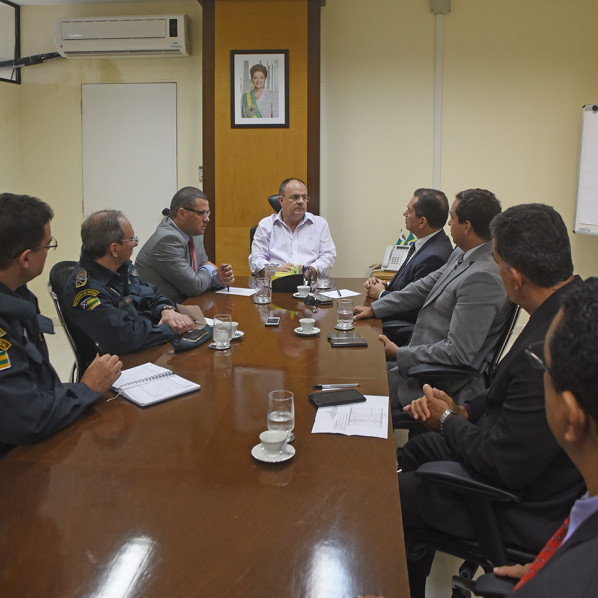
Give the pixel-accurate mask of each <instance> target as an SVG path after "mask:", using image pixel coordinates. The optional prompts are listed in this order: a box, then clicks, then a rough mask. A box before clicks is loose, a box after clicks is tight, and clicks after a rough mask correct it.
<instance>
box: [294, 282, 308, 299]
mask: <svg viewBox="0 0 598 598" xmlns="http://www.w3.org/2000/svg"><path fill="white" fill-rule="evenodd" d="M308 293H309V285H306V284H300V285H299V286H298V287H297V294H298V295H299V297H307V294H308Z"/></svg>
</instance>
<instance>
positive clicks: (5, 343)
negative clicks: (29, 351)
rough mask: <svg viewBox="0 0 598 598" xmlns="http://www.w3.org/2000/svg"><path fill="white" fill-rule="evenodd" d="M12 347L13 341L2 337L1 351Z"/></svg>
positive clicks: (0, 341) (0, 339)
mask: <svg viewBox="0 0 598 598" xmlns="http://www.w3.org/2000/svg"><path fill="white" fill-rule="evenodd" d="M11 347H12V343H11V342H10V341H7V340H6V339H5V338H0V351H8V350H9V349H10V348H11Z"/></svg>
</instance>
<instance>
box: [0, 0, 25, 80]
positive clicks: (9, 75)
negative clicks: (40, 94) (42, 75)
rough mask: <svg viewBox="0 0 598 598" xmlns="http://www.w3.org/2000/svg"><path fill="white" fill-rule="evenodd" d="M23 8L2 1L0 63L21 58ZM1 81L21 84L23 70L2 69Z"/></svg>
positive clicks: (5, 67) (7, 67)
mask: <svg viewBox="0 0 598 598" xmlns="http://www.w3.org/2000/svg"><path fill="white" fill-rule="evenodd" d="M20 15H21V7H20V6H18V5H17V4H14V3H13V2H10V1H9V0H0V63H4V64H5V63H7V62H11V61H16V60H18V59H19V58H20V57H21V32H20V23H21V17H20ZM0 81H5V82H7V83H16V84H17V85H19V84H20V83H21V69H20V67H16V68H15V67H14V66H3V67H0Z"/></svg>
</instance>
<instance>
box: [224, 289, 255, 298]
mask: <svg viewBox="0 0 598 598" xmlns="http://www.w3.org/2000/svg"><path fill="white" fill-rule="evenodd" d="M255 291H256V289H243V288H241V287H230V288H228V289H227V288H226V287H225V288H224V289H220V290H219V291H216V292H217V293H220V294H221V295H243V296H244V297H251V295H255Z"/></svg>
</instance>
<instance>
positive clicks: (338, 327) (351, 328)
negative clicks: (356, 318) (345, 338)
mask: <svg viewBox="0 0 598 598" xmlns="http://www.w3.org/2000/svg"><path fill="white" fill-rule="evenodd" d="M335 328H336V329H337V330H353V328H355V326H353V324H351V327H350V328H345V327H342V326H339V325H338V324H337V325H336V326H335Z"/></svg>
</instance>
